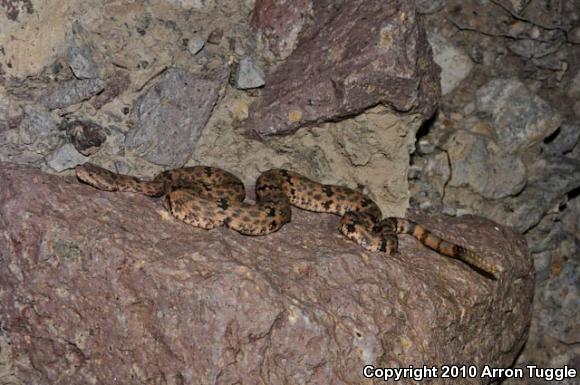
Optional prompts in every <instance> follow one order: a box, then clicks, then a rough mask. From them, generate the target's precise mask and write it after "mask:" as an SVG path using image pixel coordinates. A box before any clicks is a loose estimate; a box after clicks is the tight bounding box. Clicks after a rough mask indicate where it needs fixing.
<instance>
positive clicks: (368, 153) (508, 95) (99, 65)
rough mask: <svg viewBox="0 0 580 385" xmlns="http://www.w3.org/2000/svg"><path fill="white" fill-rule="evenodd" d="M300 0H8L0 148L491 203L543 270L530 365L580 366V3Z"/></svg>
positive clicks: (44, 159)
mask: <svg viewBox="0 0 580 385" xmlns="http://www.w3.org/2000/svg"><path fill="white" fill-rule="evenodd" d="M289 3H290V4H286V5H285V6H284V7H280V6H276V2H273V1H269V0H257V1H256V2H254V1H252V0H247V1H217V0H216V1H214V0H171V1H149V2H134V3H131V4H127V3H124V2H112V1H105V0H98V1H91V2H88V1H82V0H74V1H70V0H57V1H54V0H53V1H45V0H43V1H41V0H39V1H29V0H8V1H0V161H5V162H13V163H18V164H24V165H31V166H35V167H38V168H41V169H43V170H45V171H47V172H51V173H60V174H63V175H68V174H70V173H71V169H72V168H74V166H75V165H78V164H81V163H84V162H87V161H88V160H90V161H91V162H94V163H98V164H101V165H103V166H105V167H108V168H110V169H113V170H117V171H119V172H123V173H129V174H133V175H141V176H151V175H153V174H155V173H156V172H158V171H160V170H162V169H167V168H172V167H179V166H182V165H184V164H200V163H202V164H208V165H215V166H220V167H223V168H226V169H228V170H230V171H232V172H234V173H236V174H237V175H239V176H240V177H241V178H242V179H243V180H244V181H245V182H246V184H247V185H251V184H253V181H254V180H255V178H256V177H257V175H259V173H260V172H261V171H263V170H266V169H268V168H271V167H287V168H292V169H294V170H297V171H300V172H303V173H305V174H307V175H309V176H311V177H313V178H315V179H317V180H320V181H323V182H326V183H336V184H342V185H349V186H351V187H354V188H359V189H363V190H364V191H365V192H367V193H369V194H370V195H371V196H372V197H373V198H374V199H375V200H376V201H377V202H378V203H379V204H380V206H381V208H382V209H383V210H384V212H385V213H388V214H389V215H404V214H405V212H406V211H407V210H408V208H409V207H412V208H413V209H415V210H417V211H420V212H423V213H431V212H437V213H445V214H448V215H453V216H454V215H461V214H466V213H473V214H477V215H481V216H483V217H487V218H490V219H493V220H495V221H497V222H499V223H501V224H504V225H508V226H511V227H513V228H514V229H516V230H517V231H518V232H520V233H522V234H524V236H525V238H526V240H527V242H528V246H529V248H530V250H531V252H532V255H533V258H534V265H535V268H536V295H535V302H534V313H533V318H532V326H531V330H530V338H529V340H528V342H527V344H526V345H525V347H524V349H523V351H522V352H521V354H520V356H519V358H518V361H517V365H525V364H527V363H534V364H537V365H540V366H543V367H560V366H563V365H569V366H572V367H576V368H578V367H579V366H580V329H579V325H580V277H579V274H580V268H579V267H580V266H579V265H580V253H579V251H578V250H579V247H578V246H579V242H580V194H579V189H580V143H579V142H580V141H579V137H580V123H579V122H580V60H579V59H580V57H579V56H580V4H578V2H577V1H573V0H561V1H550V0H532V1H529V0H524V1H516V0H512V1H508V0H471V1H467V2H465V1H445V0H436V1H421V0H418V1H417V8H418V10H419V14H420V16H418V17H420V18H421V20H422V23H423V25H424V27H425V30H426V36H425V35H424V34H423V32H422V29H421V28H418V27H417V24H416V22H415V12H414V9H413V7H412V5H408V4H406V2H403V4H401V2H396V1H385V2H383V3H384V4H383V5H381V6H378V5H377V7H379V8H377V9H373V8H372V7H370V6H369V5H368V4H364V3H365V2H364V1H354V2H345V4H343V10H342V12H338V9H339V8H336V7H332V6H331V5H329V2H327V1H320V2H310V1H307V0H296V1H293V2H289ZM361 4H363V5H365V6H367V8H366V11H361V9H365V8H364V7H359V8H357V6H360V5H361ZM397 12H398V13H397ZM402 15H403V16H402ZM385 20H386V22H385ZM382 23H386V24H382ZM377 25H379V26H380V25H387V26H388V27H384V28H382V29H381V28H375V29H376V31H375V29H373V28H374V27H376V26H377ZM365 28H367V29H365ZM372 33H375V34H376V36H378V43H375V41H374V40H373V41H370V42H369V41H366V40H365V38H364V37H365V36H369V34H371V35H372ZM372 36H374V35H372ZM426 41H428V42H429V43H430V45H431V47H432V48H433V55H434V60H435V62H436V63H437V64H439V65H440V66H441V82H440V84H439V73H438V69H437V68H436V67H435V66H433V63H432V61H431V59H430V56H429V48H428V47H427V45H426ZM439 85H440V89H439ZM440 93H441V94H442V95H441V98H440ZM439 99H440V100H439ZM438 101H439V108H438V110H437V112H436V113H435V115H434V116H433V117H432V118H430V119H429V120H428V121H427V122H424V121H425V119H427V118H429V117H430V116H431V115H432V113H433V112H434V111H435V107H436V105H437V102H438ZM401 111H404V113H401ZM279 133H286V134H292V135H286V136H274V137H272V136H271V135H272V134H279ZM2 343H3V344H5V340H3V341H2ZM3 346H5V345H0V352H6V351H7V350H6V349H4V348H3ZM9 373H10V369H9V368H8V369H4V367H3V366H0V378H2V379H4V378H6V379H7V380H4V381H5V382H8V381H9V380H8V378H9V377H8V376H9ZM3 376H4V377H3ZM509 381H510V380H508V382H509ZM8 383H9V382H8ZM514 383H515V382H514ZM529 383H530V384H537V383H543V382H541V381H540V382H538V381H533V380H529Z"/></svg>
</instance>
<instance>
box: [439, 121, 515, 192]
mask: <svg viewBox="0 0 580 385" xmlns="http://www.w3.org/2000/svg"><path fill="white" fill-rule="evenodd" d="M445 148H446V149H447V152H448V154H449V160H450V162H451V180H450V181H449V185H450V186H462V185H468V186H470V187H471V188H472V189H473V190H475V191H476V192H478V193H479V194H481V195H482V196H483V197H485V198H488V199H500V198H505V197H508V196H510V195H515V194H517V193H519V192H520V191H522V189H523V187H524V186H525V184H526V168H525V166H524V164H523V162H522V161H521V160H520V159H519V158H518V157H517V156H514V155H510V154H507V153H505V152H503V151H501V150H500V149H499V148H498V147H497V146H496V145H495V143H493V142H492V141H491V140H490V139H489V138H486V137H484V136H481V135H474V134H471V133H469V132H467V131H464V130H458V131H457V132H456V133H455V134H453V135H451V136H450V137H449V139H448V141H447V142H446V143H445Z"/></svg>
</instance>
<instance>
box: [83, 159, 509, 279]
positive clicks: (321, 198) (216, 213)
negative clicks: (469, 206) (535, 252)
mask: <svg viewBox="0 0 580 385" xmlns="http://www.w3.org/2000/svg"><path fill="white" fill-rule="evenodd" d="M76 175H77V177H78V178H79V179H80V180H81V181H82V182H84V183H87V184H89V185H91V186H93V187H96V188H98V189H100V190H106V191H127V192H138V193H142V194H145V195H148V196H152V197H160V196H164V195H166V196H167V199H168V202H169V207H170V210H171V213H172V214H173V215H174V216H175V217H176V218H178V219H179V220H181V221H183V222H185V223H189V224H191V225H193V226H197V227H201V228H204V229H213V228H215V227H218V226H226V227H229V228H230V229H233V230H236V231H238V232H240V233H242V234H246V235H264V234H269V233H272V232H274V231H277V230H278V229H280V228H281V227H282V226H283V225H284V224H285V223H288V222H289V221H290V218H291V209H290V206H291V205H293V206H296V207H298V208H301V209H304V210H309V211H314V212H324V213H332V214H336V215H340V216H341V220H340V226H339V229H340V231H341V233H342V234H344V235H345V236H346V237H347V238H349V239H351V240H353V241H355V242H356V243H358V244H359V245H361V246H362V247H363V248H365V249H367V250H370V251H382V252H387V253H389V254H391V253H394V252H396V251H397V234H410V235H413V236H414V237H415V238H416V239H418V240H419V241H420V242H421V243H423V244H424V245H425V246H427V247H429V248H431V249H433V250H435V251H437V252H439V253H440V254H443V255H446V256H449V257H452V258H457V259H460V260H462V261H464V262H466V263H468V264H469V265H471V266H474V267H476V268H478V269H480V270H482V271H484V272H486V273H488V274H490V275H492V276H494V277H497V275H498V273H499V272H500V269H499V267H497V266H495V265H493V264H491V263H488V262H486V261H485V260H483V259H482V258H481V257H480V256H478V255H477V254H475V253H474V252H473V251H471V250H468V249H465V248H464V247H462V246H459V245H456V244H454V243H451V242H448V241H446V240H444V239H442V238H440V237H438V236H436V235H434V234H433V233H431V232H429V231H428V230H426V229H425V228H424V227H423V226H421V225H419V224H416V223H414V222H412V221H410V220H408V219H404V218H394V217H391V218H386V219H382V214H381V210H380V209H379V207H378V206H377V204H376V203H375V202H373V201H372V200H371V199H370V198H369V197H367V196H366V195H364V194H362V193H360V192H358V191H355V190H352V189H350V188H347V187H342V186H334V185H325V184H321V183H317V182H314V181H312V180H310V179H308V178H306V177H304V176H302V175H300V174H298V173H295V172H292V171H288V170H282V169H272V170H268V171H265V172H263V173H262V174H261V175H260V176H259V178H258V180H257V181H256V186H255V190H256V203H253V204H252V203H247V202H244V199H245V188H244V185H243V183H242V182H241V181H240V179H238V178H237V177H236V176H235V175H233V174H231V173H229V172H227V171H224V170H222V169H219V168H215V167H207V166H195V167H186V168H180V169H175V170H169V171H164V172H162V173H160V174H159V175H157V176H156V177H155V178H154V179H152V180H150V181H147V180H141V179H138V178H136V177H133V176H129V175H121V174H117V173H114V172H111V171H109V170H106V169H104V168H102V167H99V166H96V165H94V164H91V163H86V164H84V165H81V166H78V167H77V168H76Z"/></svg>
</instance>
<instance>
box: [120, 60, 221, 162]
mask: <svg viewBox="0 0 580 385" xmlns="http://www.w3.org/2000/svg"><path fill="white" fill-rule="evenodd" d="M226 77H227V70H226V69H225V67H222V69H221V71H216V73H215V76H214V75H213V74H204V75H196V74H193V73H191V72H188V71H185V70H182V69H177V68H171V69H169V70H167V71H166V72H165V73H164V74H163V75H161V76H160V77H159V79H158V80H157V81H156V83H155V84H154V85H153V86H152V87H151V88H149V89H148V90H147V91H146V92H145V93H144V94H143V95H141V96H140V97H139V98H138V99H137V101H136V102H135V106H134V107H133V110H132V112H131V120H132V121H133V122H134V123H135V128H134V129H133V130H131V131H129V133H128V134H127V139H126V142H125V144H126V146H127V149H129V150H133V151H134V152H135V153H137V154H138V155H140V156H142V157H144V158H145V159H147V160H148V161H150V162H153V163H155V164H158V165H161V166H168V167H181V166H183V164H184V163H185V162H187V160H188V159H189V157H190V156H191V152H192V150H193V146H194V145H195V142H196V141H197V139H198V138H199V136H200V135H201V132H202V130H203V128H204V127H205V124H206V123H207V120H208V119H209V116H210V114H211V111H212V110H213V107H214V105H215V103H216V101H217V98H218V95H219V89H220V87H221V85H222V83H223V82H224V81H225V80H226Z"/></svg>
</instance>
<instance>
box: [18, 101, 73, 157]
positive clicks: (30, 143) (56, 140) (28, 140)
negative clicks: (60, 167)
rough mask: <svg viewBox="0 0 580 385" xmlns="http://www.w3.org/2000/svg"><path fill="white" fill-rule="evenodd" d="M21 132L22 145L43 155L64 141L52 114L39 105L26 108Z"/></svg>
mask: <svg viewBox="0 0 580 385" xmlns="http://www.w3.org/2000/svg"><path fill="white" fill-rule="evenodd" d="M19 131H20V139H21V143H22V144H25V145H26V147H27V149H28V150H30V151H34V152H36V153H38V154H42V155H47V154H48V153H50V152H51V151H53V150H54V149H55V148H57V147H58V146H60V145H61V144H62V142H63V139H64V135H63V134H62V133H61V132H60V131H59V130H58V126H57V122H56V121H55V119H54V118H53V116H52V114H51V113H50V112H49V111H47V110H46V109H45V108H43V107H41V106H38V105H27V106H25V107H24V119H23V121H22V124H20V130H19Z"/></svg>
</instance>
